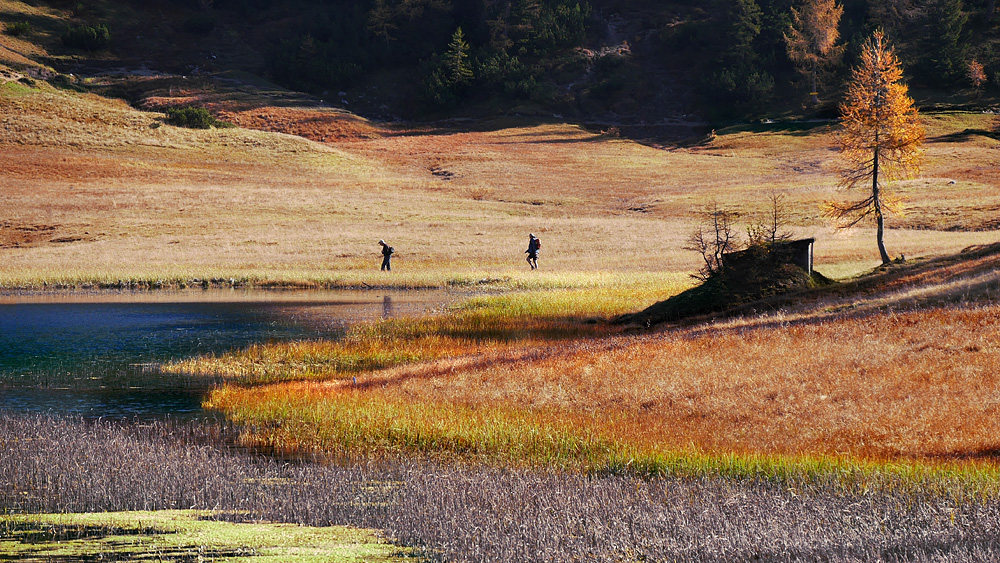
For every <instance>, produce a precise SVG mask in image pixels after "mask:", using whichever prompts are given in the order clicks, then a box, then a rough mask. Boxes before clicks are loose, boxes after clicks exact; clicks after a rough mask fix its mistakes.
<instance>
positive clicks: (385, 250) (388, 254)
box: [378, 240, 396, 272]
mask: <svg viewBox="0 0 1000 563" xmlns="http://www.w3.org/2000/svg"><path fill="white" fill-rule="evenodd" d="M378 243H379V244H380V245H382V271H383V272H391V271H392V265H391V264H390V263H389V261H390V259H391V258H392V254H393V253H394V252H396V249H395V248H393V247H391V246H389V245H388V244H386V243H385V241H384V240H380V241H378Z"/></svg>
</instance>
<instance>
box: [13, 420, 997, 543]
mask: <svg viewBox="0 0 1000 563" xmlns="http://www.w3.org/2000/svg"><path fill="white" fill-rule="evenodd" d="M234 430H235V429H233V428H228V427H226V426H225V425H212V424H207V425H206V424H201V423H198V424H178V423H171V422H156V423H150V424H142V425H135V424H131V423H127V422H125V423H122V422H109V421H94V422H83V421H80V420H73V419H64V418H51V417H10V416H6V417H0V507H2V510H3V514H2V515H0V549H3V545H4V539H3V538H4V537H8V536H9V535H10V532H9V531H10V530H12V529H21V530H23V529H24V526H23V525H22V524H19V523H23V522H24V521H25V520H26V519H27V520H28V521H32V519H35V520H34V521H36V522H41V521H47V522H48V521H51V518H50V517H41V516H31V515H24V513H26V512H43V513H54V512H104V511H117V512H120V511H135V510H143V511H147V510H156V511H158V510H172V509H177V508H184V509H185V510H187V509H194V510H199V511H209V512H210V515H208V514H206V516H208V517H209V520H210V521H211V520H219V521H235V522H266V521H270V522H289V523H294V524H299V525H304V526H329V525H337V524H345V523H346V524H351V525H353V526H360V527H364V528H374V529H380V530H384V533H385V534H386V536H387V537H388V538H390V539H391V540H392V541H394V542H396V543H397V544H399V545H405V546H412V547H414V548H416V549H417V554H420V555H423V556H425V557H427V558H429V559H433V560H443V561H453V560H462V561H470V562H487V561H490V562H495V561H510V562H515V561H518V562H520V561H537V560H551V561H574V560H579V558H581V557H582V558H585V559H587V560H589V561H598V562H601V561H621V560H623V559H624V560H642V559H646V560H657V561H659V560H668V561H669V560H683V561H706V562H707V561H720V560H727V561H733V560H737V561H738V560H759V561H816V560H824V561H832V562H848V561H878V560H910V561H931V560H933V561H940V562H960V561H961V562H966V561H971V562H978V561H983V562H985V561H993V560H995V559H996V558H997V557H998V556H1000V544H998V542H997V541H996V538H997V533H998V531H1000V501H998V500H997V498H998V497H997V495H996V493H995V491H994V492H988V491H986V490H984V489H980V490H979V492H976V488H977V487H976V486H975V484H976V482H977V481H976V479H975V478H974V477H972V476H971V475H969V474H960V473H958V474H954V475H951V476H948V475H944V474H937V475H935V476H934V480H933V482H934V483H937V485H938V486H936V487H911V486H908V485H907V478H906V477H905V476H901V475H892V474H882V475H881V476H880V477H879V480H878V481H872V482H871V483H869V484H867V485H865V484H860V483H859V485H860V486H857V487H853V488H850V487H843V486H841V485H840V484H838V483H837V482H833V481H822V480H811V481H810V480H795V481H791V480H781V479H771V478H764V477H760V476H759V477H748V476H746V475H745V474H744V475H735V474H734V475H723V476H718V475H716V476H712V475H709V474H705V473H703V474H702V475H701V476H700V477H694V476H686V477H683V476H681V477H678V476H666V477H655V478H651V477H649V476H638V475H635V474H632V473H629V472H625V473H621V474H609V473H604V474H584V473H579V472H564V471H557V470H537V469H514V468H496V467H489V466H482V465H478V464H465V463H432V462H429V461H427V460H424V461H419V460H412V459H411V460H403V459H400V458H385V459H383V460H382V461H381V462H372V461H370V460H369V461H367V462H364V463H361V464H357V465H350V464H346V465H345V464H328V463H312V462H308V461H306V460H301V461H296V460H287V459H286V460H281V459H276V458H272V457H265V456H260V455H247V453H245V452H243V451H241V450H239V449H236V448H232V447H226V446H225V445H224V444H225V443H227V441H228V440H229V439H231V438H233V437H235V431H234ZM979 482H980V483H982V482H985V481H979ZM876 485H877V486H876ZM168 515H169V513H168ZM119 516H120V517H121V518H131V517H129V516H126V515H105V516H104V517H102V516H101V515H95V516H93V520H91V521H90V522H92V524H88V525H91V526H96V527H98V528H101V527H105V526H112V525H114V522H115V519H116V518H119ZM203 517H204V516H203ZM66 518H67V520H66V522H67V523H68V522H70V521H71V520H70V519H71V518H75V517H69V516H67V517H66ZM134 520H141V521H142V522H143V523H144V524H143V525H142V526H141V527H153V528H157V529H163V528H166V527H167V525H166V524H162V523H160V522H158V520H157V517H156V516H155V515H154V516H152V517H150V518H149V519H148V520H146V519H143V518H142V516H141V515H136V518H135V519H133V520H131V521H134ZM52 523H53V524H56V525H58V524H59V522H58V521H54V522H52ZM19 526H20V527H19ZM121 527H124V526H121ZM139 527H140V526H136V528H139ZM181 527H183V526H182V525H177V528H181ZM50 529H51V528H50ZM130 529H134V528H130ZM4 530H7V531H4ZM85 530H86V528H85ZM59 531H60V530H59V529H58V528H56V529H55V532H59ZM62 531H66V532H72V530H65V529H63V530H62ZM303 532H308V530H305V531H303ZM235 543H237V544H239V545H246V544H247V543H248V540H247V541H237V542H235ZM208 547H210V546H208Z"/></svg>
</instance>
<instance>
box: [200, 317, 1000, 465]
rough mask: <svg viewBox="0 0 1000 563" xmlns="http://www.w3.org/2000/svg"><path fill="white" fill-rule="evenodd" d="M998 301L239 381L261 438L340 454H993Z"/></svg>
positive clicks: (592, 459) (240, 412)
mask: <svg viewBox="0 0 1000 563" xmlns="http://www.w3.org/2000/svg"><path fill="white" fill-rule="evenodd" d="M998 321H1000V307H998V306H984V307H949V308H937V309H931V310H926V311H907V312H900V313H889V314H876V315H869V316H864V317H857V318H852V317H844V316H841V317H837V318H833V319H827V320H820V321H815V322H808V321H805V322H798V323H793V324H785V323H782V322H781V320H780V319H778V320H774V319H762V320H761V321H760V322H759V323H756V324H754V323H747V324H744V325H743V326H741V327H738V328H713V327H710V326H709V327H701V328H696V329H688V330H685V331H672V332H661V333H656V334H647V335H641V336H614V337H608V338H604V339H591V340H586V341H580V342H577V343H575V344H573V345H563V346H559V347H535V348H531V349H527V350H522V349H516V348H507V349H504V350H498V351H494V352H492V353H489V354H486V355H481V356H478V357H465V358H452V359H446V360H438V361H434V362H429V363H424V364H419V365H416V366H401V367H396V368H392V369H387V370H381V371H377V372H373V373H370V374H364V375H363V376H359V377H358V383H357V384H356V385H355V384H352V383H350V382H346V383H345V382H316V383H306V382H299V383H294V384H285V385H277V386H266V387H260V388H254V389H244V388H238V387H224V388H221V389H218V390H216V391H214V392H213V393H212V394H211V395H210V397H209V399H208V401H207V403H206V405H207V406H209V407H211V408H217V409H221V410H223V411H225V412H226V413H227V414H228V415H229V416H231V417H233V418H234V419H235V420H237V421H240V422H247V423H253V424H255V425H258V427H259V428H266V429H267V430H266V434H260V435H256V436H253V437H252V438H250V439H253V440H262V441H264V442H267V443H269V444H270V445H274V446H278V447H283V446H288V447H291V448H293V449H294V448H298V447H306V448H308V449H319V450H326V451H331V452H336V453H337V454H340V455H348V454H350V453H351V452H354V453H359V452H361V453H365V452H368V453H371V452H378V451H390V452H391V451H404V452H410V453H415V452H423V453H428V452H430V453H447V454H458V455H464V454H470V453H471V454H473V455H476V456H481V457H487V458H492V459H496V460H501V461H506V462H528V463H537V462H542V463H553V462H555V463H560V464H570V465H581V464H582V465H585V466H590V467H594V466H597V467H600V466H611V465H615V464H621V463H627V460H628V459H633V460H640V461H641V460H646V462H645V463H651V462H650V461H649V460H655V459H657V458H664V456H666V458H669V457H670V456H672V455H677V454H678V452H681V453H683V452H698V453H699V455H707V456H715V457H718V456H726V455H731V454H736V455H738V456H744V457H747V456H749V457H748V459H749V458H754V457H755V456H756V457H759V456H765V457H767V456H779V457H781V456H791V457H792V458H802V457H803V456H804V457H805V458H824V457H829V458H835V459H861V460H874V461H878V460H882V461H887V460H896V461H899V460H916V461H920V462H932V463H937V462H947V461H956V460H980V461H984V462H987V463H992V461H993V460H994V459H995V456H996V455H997V450H998V448H1000V444H998V442H997V436H1000V417H998V415H1000V374H998V373H997V371H996V370H995V367H994V366H996V365H1000V347H998V343H1000V323H998Z"/></svg>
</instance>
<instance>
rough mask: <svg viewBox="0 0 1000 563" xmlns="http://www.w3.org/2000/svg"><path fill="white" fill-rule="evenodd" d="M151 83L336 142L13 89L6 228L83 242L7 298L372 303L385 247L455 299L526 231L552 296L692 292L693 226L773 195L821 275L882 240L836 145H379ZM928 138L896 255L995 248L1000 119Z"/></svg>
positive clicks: (231, 100)
mask: <svg viewBox="0 0 1000 563" xmlns="http://www.w3.org/2000/svg"><path fill="white" fill-rule="evenodd" d="M135 80H136V81H140V79H138V78H137V79H135ZM149 80H151V81H153V83H154V84H157V86H156V87H155V88H152V87H151V88H150V89H149V90H144V91H149V92H151V93H156V92H160V94H162V95H163V96H165V97H166V98H169V97H170V93H171V86H170V83H171V80H173V83H174V84H175V85H176V87H175V89H174V92H173V93H174V94H175V95H176V96H177V97H178V98H179V99H178V100H175V101H171V102H169V105H178V104H179V103H180V102H181V100H183V101H184V102H187V101H189V100H192V99H194V100H198V99H200V97H201V96H209V95H210V98H211V96H215V98H211V99H207V100H202V101H204V102H206V104H207V103H208V102H211V101H212V100H215V101H217V102H218V104H219V106H218V107H216V108H215V111H216V114H217V115H219V116H228V117H229V118H230V119H232V120H233V121H236V122H238V123H245V124H247V125H251V126H254V127H260V128H262V129H267V130H271V131H274V130H279V131H283V132H290V133H300V134H303V135H306V136H309V137H311V138H314V139H326V143H314V142H309V141H307V140H305V139H303V138H301V137H292V136H285V135H274V134H270V133H265V132H258V131H253V130H248V129H226V130H210V131H189V130H181V129H177V128H174V127H170V126H165V125H161V120H162V114H159V113H155V112H137V111H135V110H133V109H131V108H129V107H128V106H127V105H126V104H125V103H123V102H120V101H109V100H106V99H103V98H98V97H96V96H93V95H89V94H78V93H74V92H70V91H59V90H54V89H52V88H49V87H48V86H46V85H45V84H43V83H38V85H36V87H34V88H32V87H28V86H26V85H24V84H21V83H17V82H12V83H9V84H7V85H5V86H3V90H2V99H3V103H2V104H0V122H2V123H3V128H0V145H2V146H3V147H4V148H3V150H4V167H3V169H2V170H0V180H2V181H3V182H4V185H5V187H6V190H5V193H4V208H5V210H6V213H7V215H6V216H5V217H4V218H3V219H2V220H3V221H5V222H7V223H8V224H9V225H10V226H13V227H14V228H18V227H28V228H38V227H39V226H50V225H58V226H59V232H58V233H57V234H56V235H55V236H53V237H52V238H51V239H49V240H52V239H63V240H69V239H71V238H76V239H79V240H78V241H76V242H73V243H53V242H49V241H46V240H41V239H39V240H36V241H35V242H34V243H32V245H31V246H26V247H23V248H17V249H10V250H7V251H5V256H4V261H3V263H4V266H3V270H2V271H0V278H2V280H0V283H2V284H3V285H8V286H9V285H32V284H40V282H41V281H42V280H43V279H45V280H47V281H49V282H50V283H55V282H66V283H81V282H86V281H92V282H93V281H98V282H99V281H102V280H109V279H110V280H112V281H114V280H116V279H119V278H143V279H147V278H148V279H154V280H155V279H168V280H172V279H184V278H204V277H227V278H239V279H248V280H258V281H259V280H268V279H270V280H276V281H281V282H283V283H287V282H290V281H294V280H297V281H299V282H304V283H307V284H308V283H316V282H323V283H325V282H331V281H334V282H336V280H353V281H354V282H365V283H369V284H371V283H373V282H374V281H375V280H373V279H372V278H371V277H368V276H370V275H371V273H372V271H373V268H372V264H373V263H374V265H376V266H377V260H378V255H377V252H376V251H377V248H375V247H374V245H373V242H374V241H378V240H379V239H381V238H385V239H387V240H390V242H391V243H392V244H393V246H395V247H396V248H397V250H398V251H399V254H398V255H397V260H398V261H399V262H398V264H397V268H395V269H396V270H398V273H397V272H394V274H393V275H394V276H396V277H394V278H393V279H400V278H401V277H403V276H406V275H416V276H418V277H420V278H421V279H422V280H424V281H422V282H421V283H432V284H441V283H443V282H445V281H447V280H448V279H450V278H452V277H459V278H472V279H482V278H486V277H491V278H497V277H504V276H510V275H517V276H523V275H525V274H524V272H522V271H521V270H522V269H521V266H522V265H523V264H522V263H521V262H522V260H521V253H522V252H523V250H524V249H523V248H520V247H521V246H522V245H523V244H524V241H523V240H522V239H523V238H526V233H527V232H535V233H536V234H540V235H541V236H542V239H543V240H544V241H545V250H544V251H543V253H542V256H541V260H540V266H541V271H540V272H539V276H537V277H540V276H544V275H548V274H553V273H554V274H557V275H562V274H567V273H572V272H598V271H607V270H614V271H632V272H640V271H642V272H666V273H669V274H671V275H676V274H683V273H685V272H690V271H692V270H693V269H694V268H695V267H696V264H697V262H696V259H697V258H696V256H694V255H692V254H691V253H688V252H686V251H683V250H682V248H681V247H682V246H684V234H685V233H687V232H689V231H690V227H691V225H692V224H693V221H694V218H693V212H694V211H695V210H697V209H700V208H702V207H703V206H704V205H705V204H707V203H709V202H711V201H717V202H719V203H720V204H726V203H729V202H733V201H739V202H740V203H743V204H745V207H746V208H747V210H748V211H753V210H754V208H758V209H759V208H763V207H765V206H766V197H763V196H758V194H763V193H769V192H770V191H771V190H772V189H773V190H776V191H777V192H779V193H783V194H786V195H787V199H786V202H787V206H788V210H789V215H790V217H789V221H790V224H791V226H792V229H793V230H794V231H795V233H796V234H805V235H809V236H817V238H818V239H819V241H818V244H817V254H816V263H817V267H818V268H819V269H820V270H821V271H823V272H824V273H826V274H828V275H831V276H833V277H840V276H843V275H848V274H854V273H858V272H860V271H863V270H865V269H867V268H869V267H871V266H874V265H875V264H877V263H878V262H877V257H875V256H872V253H871V251H870V250H868V247H867V245H865V244H864V241H863V238H864V237H865V236H866V235H865V233H863V232H859V233H857V234H847V235H845V234H837V233H835V232H834V229H833V225H830V224H827V223H826V222H825V221H824V220H823V219H822V218H821V212H820V206H821V204H822V202H823V201H826V200H829V199H831V197H832V196H833V195H834V189H835V188H834V186H835V185H836V182H837V180H836V174H835V167H834V155H833V154H831V152H830V147H831V146H832V144H833V137H832V136H831V132H830V131H829V129H828V128H827V127H826V126H815V127H813V126H810V127H809V128H806V129H803V130H796V129H795V128H794V127H793V128H792V130H791V131H788V130H784V128H783V126H781V125H775V126H773V127H770V126H769V127H762V128H760V130H755V131H750V130H745V129H740V128H736V129H732V130H723V131H719V132H718V133H719V134H718V135H717V137H716V138H715V139H714V140H712V141H711V142H708V143H706V144H703V145H699V146H695V147H692V148H685V149H681V148H673V149H669V150H664V149H662V148H654V147H650V146H644V145H641V144H637V143H635V142H632V141H628V140H626V139H620V138H610V137H606V136H603V135H600V134H594V133H590V132H588V131H586V130H584V129H582V128H580V127H577V126H572V125H566V124H558V123H552V124H539V123H527V122H525V121H514V120H509V121H505V122H495V123H492V124H488V126H487V127H485V128H479V129H476V130H469V129H464V130H462V129H457V128H455V127H452V128H447V129H446V128H440V127H435V126H431V127H425V128H402V129H397V128H390V127H383V126H377V125H373V124H370V123H367V122H365V121H363V120H360V119H358V118H356V117H353V116H350V115H349V114H345V113H343V112H339V111H334V110H330V109H322V108H315V107H310V106H309V105H308V104H309V103H310V102H309V101H308V100H306V99H298V98H296V99H294V100H291V99H284V98H281V100H282V101H280V103H279V104H278V105H275V102H274V98H273V96H272V94H273V95H282V94H281V92H282V91H280V90H277V91H275V90H273V89H271V88H273V86H267V85H266V84H254V83H253V82H252V81H250V80H249V79H245V78H242V77H239V76H237V77H234V78H232V79H227V78H226V77H222V80H221V81H215V82H214V83H212V84H208V82H211V81H208V82H206V83H205V84H202V83H201V82H199V81H194V83H193V85H191V86H190V87H185V85H184V84H185V83H186V82H191V80H181V79H179V78H177V79H171V80H166V81H164V82H159V83H157V82H155V80H157V79H155V78H151V79H149ZM199 80H201V79H199ZM226 80H229V82H226ZM143 88H145V87H143ZM213 92H214V93H213ZM265 94H266V95H265ZM269 97H271V98H272V99H271V101H270V102H268V101H267V99H268V98H269ZM175 102H176V103H175ZM163 103H164V104H167V103H168V102H166V101H165V102H163ZM312 103H314V102H312ZM225 112H228V113H225ZM926 121H927V128H928V135H929V139H930V141H929V143H928V151H927V156H928V167H927V173H926V174H925V176H924V177H923V178H921V179H919V180H914V181H912V182H909V183H904V184H903V185H901V186H900V190H899V191H900V193H901V194H902V195H904V196H907V197H908V199H907V203H906V206H905V207H906V211H907V215H906V216H904V217H902V218H901V219H898V220H894V222H893V226H898V227H899V230H898V231H896V232H894V233H893V236H892V241H893V244H894V245H898V246H895V247H894V248H893V250H894V251H898V252H902V253H905V254H906V255H907V256H916V255H919V254H939V253H946V252H954V251H957V250H958V249H960V248H962V247H964V246H967V245H969V244H976V243H984V242H991V241H992V236H991V235H990V234H988V233H985V232H983V233H979V232H978V231H980V230H982V229H990V228H992V227H993V226H994V222H995V217H994V215H995V211H994V210H992V209H991V208H990V207H989V206H984V205H983V204H982V202H983V201H984V200H985V199H987V198H988V197H989V194H991V193H994V192H995V190H997V189H998V186H997V185H996V177H995V175H994V174H992V173H991V171H992V170H994V167H995V163H994V162H993V160H995V158H993V155H992V153H993V152H995V151H994V150H993V147H994V146H995V145H996V142H997V141H996V140H995V139H993V138H991V137H989V136H981V135H976V134H971V133H970V134H964V133H962V132H963V131H976V130H980V129H982V130H985V128H987V127H988V125H987V123H986V121H988V116H982V115H976V114H941V115H932V116H928V117H927V118H926ZM453 125H454V124H453ZM795 127H798V126H795ZM956 135H959V136H958V137H956ZM991 158H993V160H991ZM951 182H954V183H951ZM765 189H766V190H765ZM8 228H10V227H8ZM970 231H976V232H970ZM87 233H89V234H87ZM525 270H526V268H525ZM375 273H376V274H377V272H375ZM383 281H384V280H383ZM336 283H341V282H336ZM356 285H359V283H356Z"/></svg>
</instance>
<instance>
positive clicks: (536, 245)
mask: <svg viewBox="0 0 1000 563" xmlns="http://www.w3.org/2000/svg"><path fill="white" fill-rule="evenodd" d="M541 247H542V241H540V240H538V237H536V236H535V234H534V233H528V250H525V252H526V253H527V254H528V265H529V266H531V269H532V270H537V269H538V249H540V248H541Z"/></svg>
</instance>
